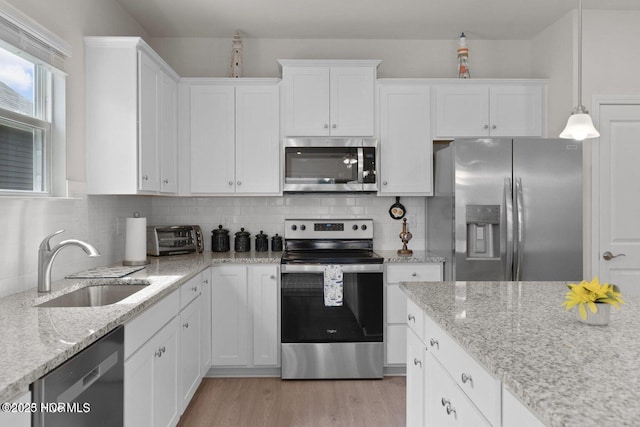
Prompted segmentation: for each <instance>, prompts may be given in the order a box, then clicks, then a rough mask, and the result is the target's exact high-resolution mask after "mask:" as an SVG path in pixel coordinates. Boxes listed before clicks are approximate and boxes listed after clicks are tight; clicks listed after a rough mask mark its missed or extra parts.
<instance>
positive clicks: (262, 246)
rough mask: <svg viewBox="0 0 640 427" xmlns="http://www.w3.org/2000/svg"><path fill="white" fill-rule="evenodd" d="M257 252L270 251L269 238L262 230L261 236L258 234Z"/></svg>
mask: <svg viewBox="0 0 640 427" xmlns="http://www.w3.org/2000/svg"><path fill="white" fill-rule="evenodd" d="M255 250H256V252H265V251H268V250H269V236H267V235H266V234H264V232H263V231H262V230H260V234H256V247H255Z"/></svg>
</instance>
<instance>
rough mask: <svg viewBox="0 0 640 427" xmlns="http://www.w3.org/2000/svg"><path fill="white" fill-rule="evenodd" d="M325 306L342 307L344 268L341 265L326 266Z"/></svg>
mask: <svg viewBox="0 0 640 427" xmlns="http://www.w3.org/2000/svg"><path fill="white" fill-rule="evenodd" d="M324 305H325V306H327V307H339V306H341V305H342V267H341V266H339V265H325V266H324Z"/></svg>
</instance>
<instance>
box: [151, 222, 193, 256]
mask: <svg viewBox="0 0 640 427" xmlns="http://www.w3.org/2000/svg"><path fill="white" fill-rule="evenodd" d="M203 250H204V240H203V236H202V229H201V228H200V226H199V225H165V226H149V227H147V254H148V255H153V256H164V255H180V254H189V253H194V252H202V251H203Z"/></svg>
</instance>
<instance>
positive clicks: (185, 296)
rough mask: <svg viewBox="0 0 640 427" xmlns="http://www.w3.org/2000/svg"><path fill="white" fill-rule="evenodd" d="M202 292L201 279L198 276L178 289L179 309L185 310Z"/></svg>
mask: <svg viewBox="0 0 640 427" xmlns="http://www.w3.org/2000/svg"><path fill="white" fill-rule="evenodd" d="M201 292H202V278H201V275H200V274H198V275H197V276H196V277H194V278H193V279H191V280H189V281H188V282H187V283H184V284H183V285H182V286H181V287H180V309H181V310H182V309H183V308H185V307H186V306H187V305H189V303H190V302H191V301H193V300H194V299H196V297H197V296H198V295H200V293H201Z"/></svg>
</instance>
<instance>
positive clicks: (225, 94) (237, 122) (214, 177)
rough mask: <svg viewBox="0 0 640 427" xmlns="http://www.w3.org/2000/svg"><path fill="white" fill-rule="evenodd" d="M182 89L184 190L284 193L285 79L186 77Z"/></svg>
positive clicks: (191, 191)
mask: <svg viewBox="0 0 640 427" xmlns="http://www.w3.org/2000/svg"><path fill="white" fill-rule="evenodd" d="M181 93H182V101H181V102H182V106H183V108H182V111H183V112H184V114H183V115H182V117H181V123H182V124H183V129H184V132H183V133H182V136H183V138H182V139H183V141H184V143H185V146H184V150H182V151H183V152H184V153H186V155H185V158H184V159H183V161H182V162H181V165H182V167H181V170H183V171H184V174H183V176H182V177H183V178H184V179H181V182H184V183H186V184H188V185H186V186H185V187H184V188H181V190H180V192H181V193H183V194H202V195H205V194H208V195H215V194H271V195H274V194H278V193H279V192H280V166H279V165H280V150H279V147H280V114H279V110H280V86H279V80H277V79H251V80H245V79H243V81H239V80H238V79H183V83H182V91H181ZM181 185H182V184H181Z"/></svg>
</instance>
